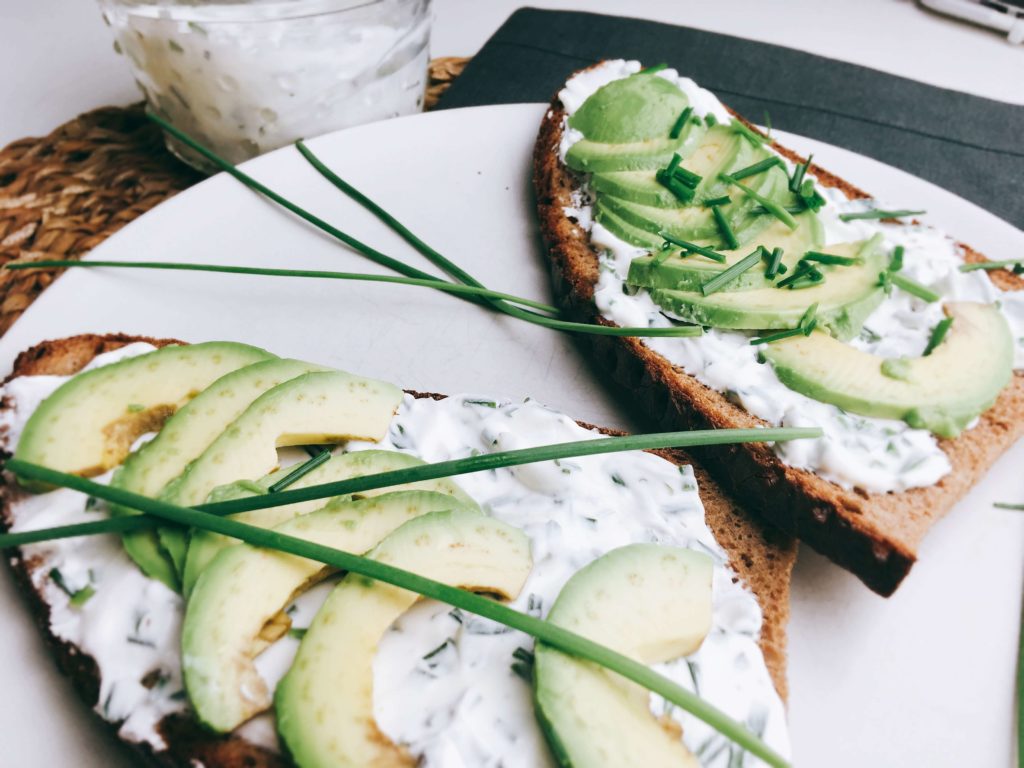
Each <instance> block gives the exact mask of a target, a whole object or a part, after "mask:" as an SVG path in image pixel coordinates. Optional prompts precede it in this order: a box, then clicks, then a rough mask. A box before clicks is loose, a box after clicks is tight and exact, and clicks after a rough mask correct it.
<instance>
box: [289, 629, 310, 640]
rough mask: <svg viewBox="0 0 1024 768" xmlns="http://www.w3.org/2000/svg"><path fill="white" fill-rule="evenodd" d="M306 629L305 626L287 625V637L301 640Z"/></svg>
mask: <svg viewBox="0 0 1024 768" xmlns="http://www.w3.org/2000/svg"><path fill="white" fill-rule="evenodd" d="M308 631H309V630H308V629H307V628H306V627H289V628H288V637H291V638H294V639H296V640H302V638H304V637H305V636H306V632H308Z"/></svg>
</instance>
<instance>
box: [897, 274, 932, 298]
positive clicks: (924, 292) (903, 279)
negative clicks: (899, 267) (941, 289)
mask: <svg viewBox="0 0 1024 768" xmlns="http://www.w3.org/2000/svg"><path fill="white" fill-rule="evenodd" d="M889 280H890V281H892V284H893V285H895V286H896V287H897V288H900V289H902V290H904V291H906V292H907V293H909V294H910V295H912V296H916V297H917V298H919V299H921V300H923V301H927V302H929V303H931V302H934V301H938V300H939V299H941V298H942V296H940V295H939V294H937V293H936V292H935V291H933V290H932V289H931V288H928V287H927V286H924V285H921V284H920V283H918V282H916V281H915V280H911V279H910V278H909V277H907V276H906V275H904V274H901V273H900V272H891V273H889Z"/></svg>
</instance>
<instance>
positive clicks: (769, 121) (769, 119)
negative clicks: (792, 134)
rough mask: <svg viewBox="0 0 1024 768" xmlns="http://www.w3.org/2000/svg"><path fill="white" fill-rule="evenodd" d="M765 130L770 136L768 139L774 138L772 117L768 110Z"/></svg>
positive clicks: (765, 114)
mask: <svg viewBox="0 0 1024 768" xmlns="http://www.w3.org/2000/svg"><path fill="white" fill-rule="evenodd" d="M764 128H765V131H764V132H765V133H766V134H768V138H769V139H771V137H772V116H771V115H769V114H768V110H767V109H766V110H765V111H764Z"/></svg>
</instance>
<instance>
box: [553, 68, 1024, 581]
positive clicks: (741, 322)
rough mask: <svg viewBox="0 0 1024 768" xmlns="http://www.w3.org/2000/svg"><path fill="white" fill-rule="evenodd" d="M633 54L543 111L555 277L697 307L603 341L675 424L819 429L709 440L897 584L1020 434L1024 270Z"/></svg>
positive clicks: (627, 319) (615, 362) (609, 301)
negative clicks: (771, 441) (909, 214)
mask: <svg viewBox="0 0 1024 768" xmlns="http://www.w3.org/2000/svg"><path fill="white" fill-rule="evenodd" d="M640 70H641V67H640V65H639V64H638V63H636V62H624V61H609V62H603V63H601V64H598V65H595V66H594V67H591V68H590V69H588V70H584V71H582V72H579V73H577V74H576V75H574V76H573V77H572V78H571V79H570V81H569V82H568V84H567V86H566V88H564V89H563V90H562V91H561V92H560V93H559V94H558V95H557V96H556V97H555V99H554V100H553V102H552V104H551V107H550V109H549V110H548V111H547V113H546V115H545V118H544V120H543V122H542V125H541V129H540V133H539V136H538V138H537V142H536V145H535V151H534V187H535V192H536V197H537V206H538V213H539V218H540V224H541V229H542V233H543V236H544V240H545V242H546V245H547V248H548V254H549V258H550V259H551V265H552V273H553V276H554V281H555V286H556V292H557V293H558V294H559V295H560V297H561V298H562V299H563V300H564V302H565V304H566V306H567V307H568V308H569V309H570V310H571V311H572V312H573V313H574V314H575V315H576V316H577V317H578V318H580V319H586V320H588V321H594V322H600V323H604V324H614V325H627V324H628V325H645V324H648V325H651V326H660V325H668V324H673V323H697V324H701V325H703V326H705V334H704V336H703V337H700V338H696V339H686V340H685V341H683V340H679V341H676V340H673V341H672V342H671V343H668V342H662V341H651V340H640V339H634V338H623V339H616V340H611V339H593V340H592V341H591V343H592V349H593V351H594V353H595V355H596V357H597V359H598V360H599V361H600V362H601V363H602V364H604V366H605V367H606V368H607V369H608V371H609V373H610V375H611V376H612V377H613V379H615V380H616V381H617V382H618V383H619V384H620V385H622V386H623V387H625V390H626V391H625V393H624V396H625V397H629V398H631V399H632V400H633V401H634V402H636V403H637V405H638V406H639V407H640V408H641V409H642V410H643V411H645V412H646V414H647V415H648V416H649V417H650V418H651V419H653V420H654V421H655V422H656V423H658V424H660V425H662V426H664V427H665V428H684V427H686V428H700V427H709V426H711V427H737V426H741V425H742V426H753V425H757V424H761V425H764V424H793V425H795V424H801V425H809V424H814V425H818V426H821V427H822V428H823V429H825V433H826V434H825V437H824V438H823V439H821V440H818V441H813V444H812V441H806V442H805V443H804V444H802V445H800V446H792V447H793V448H796V450H795V451H792V450H790V449H789V447H782V446H776V447H774V448H773V447H772V446H768V445H764V444H760V445H752V446H737V447H723V448H705V449H700V452H699V453H698V456H699V457H700V458H701V459H702V460H703V461H705V462H706V464H707V466H708V469H709V471H710V472H711V473H712V474H713V475H714V476H715V477H716V478H717V479H718V480H719V481H720V482H721V483H722V484H723V486H724V487H726V488H728V489H729V490H730V491H731V492H732V493H734V494H736V496H737V498H739V499H741V500H742V501H743V503H744V504H745V505H747V506H748V507H749V508H750V509H752V510H753V511H755V512H756V513H758V514H761V515H763V516H764V517H765V518H766V519H767V520H769V521H770V522H771V523H773V524H774V525H776V526H778V527H779V528H781V529H782V530H784V531H786V532H787V533H790V534H792V535H794V536H796V537H798V538H800V539H802V540H804V541H806V542H807V543H808V544H810V545H811V546H813V547H814V548H815V549H817V550H818V551H820V552H821V553H823V554H825V555H826V556H828V557H829V558H831V559H832V560H833V561H835V562H837V563H838V564H840V565H842V566H843V567H845V568H847V569H848V570H850V571H852V572H853V573H854V574H856V575H857V576H858V577H859V578H860V579H861V580H862V581H864V582H865V583H866V584H867V585H868V586H869V587H871V588H872V589H873V590H875V591H876V592H878V593H880V594H883V595H888V594H891V593H892V592H893V591H894V590H895V589H896V588H897V587H898V585H899V584H900V582H901V581H902V579H903V578H904V577H905V576H906V574H907V572H908V571H909V569H910V567H911V566H912V565H913V563H914V561H915V559H916V557H917V548H918V545H919V543H920V541H921V540H922V538H923V537H924V535H925V534H926V533H927V531H928V529H929V528H930V526H931V525H932V524H933V523H934V522H935V521H936V520H937V519H939V518H940V517H941V516H942V515H944V514H945V513H946V512H947V511H948V510H949V508H950V507H951V506H952V505H953V504H954V503H955V502H956V500H957V499H958V498H960V497H961V496H962V495H963V494H964V493H966V491H967V490H968V489H969V488H970V487H971V486H972V485H973V484H974V483H975V482H976V481H977V480H978V479H979V478H980V477H981V476H982V474H983V473H984V472H985V471H986V470H987V469H988V467H989V466H990V465H991V464H992V463H993V462H994V461H995V459H996V458H997V457H998V456H999V455H1000V454H1001V453H1002V452H1003V451H1004V450H1005V449H1006V448H1008V447H1009V446H1010V445H1012V444H1013V442H1014V441H1015V440H1016V439H1018V438H1019V437H1020V436H1021V434H1024V376H1022V373H1021V370H1020V368H1021V366H1022V365H1024V354H1022V349H1021V337H1022V336H1024V328H1022V325H1021V318H1022V317H1024V314H1022V313H1021V306H1022V296H1024V292H1022V289H1024V280H1022V279H1021V278H1020V276H1019V275H1018V274H1014V273H1013V272H1011V271H1010V270H1009V269H1006V270H992V271H989V270H987V269H976V270H973V271H972V270H971V268H970V267H968V268H967V271H964V270H963V267H964V266H965V265H967V264H979V263H982V262H984V259H983V258H982V257H981V256H980V254H977V253H976V252H974V251H973V250H971V249H970V248H968V247H966V246H964V245H962V244H958V243H956V242H955V241H953V240H951V239H950V238H948V237H946V236H945V235H943V234H942V233H940V232H938V231H936V230H934V229H932V228H930V227H924V226H920V225H918V224H916V223H914V224H905V223H903V222H900V221H898V220H895V219H891V218H889V217H886V216H885V215H884V212H879V211H876V210H874V208H875V206H873V205H870V200H871V198H870V196H869V195H868V194H867V193H865V192H863V191H861V190H859V189H857V188H856V187H854V186H853V185H851V184H849V183H847V182H845V181H843V180H842V179H839V178H837V177H836V176H834V175H832V174H830V173H828V172H827V171H825V170H824V169H822V168H820V167H818V166H815V165H813V164H812V163H810V162H808V161H806V160H805V159H804V158H801V157H798V156H797V155H795V154H794V153H793V152H791V151H789V150H787V149H786V148H784V147H782V146H780V145H778V144H777V143H774V142H771V141H770V140H769V139H767V138H766V137H764V136H763V135H762V134H761V133H760V132H758V131H757V130H756V129H755V128H754V127H752V126H751V125H750V124H749V123H746V122H745V121H743V120H742V118H740V117H738V116H736V115H734V114H732V113H731V112H729V111H728V110H727V109H726V108H725V107H724V106H723V105H722V104H721V103H720V102H719V101H718V100H717V99H716V98H715V97H714V96H713V95H712V94H711V93H709V92H708V91H705V90H703V89H701V88H699V87H698V86H696V84H694V83H693V82H692V81H690V80H688V79H686V78H684V77H680V76H679V75H678V74H677V73H676V72H675V71H673V70H670V69H662V70H660V71H659V68H657V67H655V68H652V69H651V70H649V71H647V72H643V73H641V71H640ZM648 79H650V82H648ZM655 80H663V81H665V83H658V84H656V85H652V83H653V82H654V81H655ZM649 102H655V103H656V106H651V104H650V103H649ZM623 105H626V107H627V108H625V109H622V106H623ZM949 318H952V319H951V321H950V319H949ZM954 329H959V331H956V330H954Z"/></svg>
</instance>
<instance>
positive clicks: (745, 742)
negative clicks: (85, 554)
mask: <svg viewBox="0 0 1024 768" xmlns="http://www.w3.org/2000/svg"><path fill="white" fill-rule="evenodd" d="M753 431H757V430H753ZM763 431H765V432H767V431H770V430H763ZM7 469H8V470H9V471H11V472H13V473H14V474H16V475H18V476H20V477H22V478H24V479H28V480H37V481H40V482H43V483H46V484H48V485H55V486H60V487H64V488H71V489H73V490H78V491H83V492H85V493H91V494H93V495H95V496H98V497H99V498H102V499H106V500H108V501H112V502H114V503H115V504H118V505H121V506H125V507H130V508H133V509H137V510H138V511H140V512H142V513H144V514H146V515H149V516H152V517H155V518H159V519H160V520H162V521H165V522H171V523H176V524H178V525H184V526H187V527H190V528H198V529H200V530H206V531H211V532H213V533H219V534H221V535H223V536H228V537H231V538H234V539H239V540H241V541H244V542H245V543H247V544H250V545H252V546H255V547H263V548H267V549H273V550H276V551H279V552H284V553H286V554H290V555H295V556H297V557H302V558H306V559H308V560H314V561H317V562H321V563H324V564H325V565H329V566H331V567H333V568H336V569H338V570H341V571H346V572H349V573H356V574H359V575H360V576H364V577H366V578H370V579H374V580H375V581H380V582H383V583H385V584H391V585H393V586H396V587H398V588H400V589H405V590H409V591H411V592H415V593H417V594H419V595H422V596H423V597H426V598H429V599H433V600H439V601H441V602H443V603H447V604H449V605H451V606H453V607H455V608H459V609H461V610H463V611H467V612H470V613H474V614H476V615H477V616H481V617H483V618H485V619H490V620H491V621H495V622H498V623H500V624H503V625H505V626H507V627H509V628H511V629H514V630H518V631H520V632H524V633H526V634H528V635H531V636H532V637H534V638H535V639H536V640H538V641H540V642H543V643H546V644H548V645H549V646H551V647H552V648H555V649H557V650H560V651H562V652H563V653H567V654H569V655H571V656H575V657H577V658H580V659H584V660H587V661H590V662H593V663H595V664H598V665H600V666H602V667H604V668H606V669H608V670H610V671H612V672H614V673H615V674H618V675H621V676H623V677H625V678H626V679H627V680H630V681H632V682H634V683H636V684H638V685H640V686H642V687H643V688H646V689H647V690H649V691H652V692H654V693H657V694H658V695H659V696H661V697H662V698H664V699H667V700H668V701H670V702H671V703H673V704H675V705H676V706H678V707H680V708H682V709H684V710H686V711H687V712H689V713H691V714H692V715H694V716H696V717H697V718H699V719H700V720H702V721H704V722H705V723H707V724H708V725H710V726H711V727H712V728H714V729H715V730H717V731H718V732H719V733H721V734H722V735H724V736H726V737H727V738H729V739H731V740H732V741H734V742H735V743H736V744H738V745H739V746H741V747H743V748H744V749H747V750H749V751H750V753H751V754H753V755H755V756H756V757H759V758H761V759H762V760H764V761H765V762H767V763H769V764H770V765H772V766H777V767H778V768H787V767H788V764H787V763H786V761H785V760H784V759H783V758H782V757H781V756H779V755H778V754H776V753H775V752H774V750H772V749H771V747H769V746H768V745H767V744H765V743H764V742H763V741H762V740H761V739H760V738H759V737H757V736H755V735H754V734H753V733H751V732H750V731H749V730H747V729H746V728H745V727H744V726H743V725H742V724H740V723H739V722H737V721H735V720H733V719H732V718H731V717H729V716H728V715H726V714H725V713H723V712H721V711H720V710H718V709H716V708H715V707H713V706H712V705H710V704H708V703H707V702H706V701H704V700H703V699H701V698H699V697H698V696H696V695H695V694H693V693H692V692H690V691H689V690H687V689H686V688H683V687H682V686H680V685H677V684H676V683H674V682H672V681H671V680H668V679H667V678H665V677H663V676H662V675H660V674H658V673H657V672H655V671H654V670H652V669H651V668H650V667H648V666H646V665H645V664H642V663H640V662H638V661H635V660H633V659H631V658H629V657H627V656H623V655H622V654H620V653H616V652H615V651H613V650H611V649H609V648H606V647H604V646H602V645H600V644H598V643H595V642H593V641H590V640H587V639H586V638H584V637H581V636H580V635H577V634H575V633H573V632H570V631H568V630H566V629H564V628H562V627H558V626H556V625H554V624H550V623H548V622H547V621H544V620H541V619H538V618H536V617H533V616H530V615H528V614H525V613H521V612H519V611H516V610H513V609H511V608H509V607H508V606H506V605H503V604H501V603H499V602H496V601H494V600H491V599H489V598H486V597H483V596H481V595H477V594H474V593H472V592H469V591H467V590H463V589H459V588H457V587H450V586H448V585H447V584H443V583H441V582H438V581H433V580H431V579H426V578H424V577H422V576H419V575H417V574H415V573H411V572H409V571H405V570H402V569H400V568H395V567H394V566H391V565H388V564H386V563H382V562H379V561H376V560H371V559H368V558H365V557H361V556H359V555H353V554H350V553H348V552H342V551H340V550H337V549H332V548H330V547H324V546H321V545H318V544H315V543H313V542H310V541H307V540H304V539H299V538H296V537H294V536H287V535H285V534H282V533H280V532H278V531H274V530H272V529H265V528H258V527H256V526H252V525H248V524H246V523H241V522H239V521H237V520H232V519H228V518H219V517H216V516H215V515H211V514H209V513H206V512H201V511H199V510H196V509H190V508H187V507H178V506H175V505H173V504H167V503H166V502H162V501H159V500H156V499H149V498H146V497H144V496H140V495H138V494H134V493H129V492H127V491H124V490H122V489H119V488H111V487H110V486H104V485H100V484H98V483H94V482H92V481H91V480H87V479H85V478H82V477H76V476H74V475H68V474H65V473H63V472H56V471H54V470H51V469H47V468H46V467H41V466H39V465H36V464H31V463H29V462H24V461H19V460H16V459H12V460H9V461H8V462H7ZM282 495H283V494H282ZM0 546H9V545H8V544H3V545H0Z"/></svg>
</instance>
